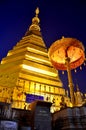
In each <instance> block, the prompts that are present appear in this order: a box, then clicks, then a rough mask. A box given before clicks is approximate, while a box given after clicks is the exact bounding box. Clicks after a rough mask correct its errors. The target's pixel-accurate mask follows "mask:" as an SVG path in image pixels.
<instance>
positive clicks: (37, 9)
mask: <svg viewBox="0 0 86 130" xmlns="http://www.w3.org/2000/svg"><path fill="white" fill-rule="evenodd" d="M35 13H36V17H38V14H39V8H38V7H37V8H36V10H35Z"/></svg>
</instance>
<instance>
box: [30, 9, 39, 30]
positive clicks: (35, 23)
mask: <svg viewBox="0 0 86 130" xmlns="http://www.w3.org/2000/svg"><path fill="white" fill-rule="evenodd" d="M35 13H36V15H35V17H34V18H32V24H31V26H30V27H29V30H30V31H31V30H38V31H40V26H39V22H40V19H39V18H38V14H39V8H38V7H37V8H36V10H35Z"/></svg>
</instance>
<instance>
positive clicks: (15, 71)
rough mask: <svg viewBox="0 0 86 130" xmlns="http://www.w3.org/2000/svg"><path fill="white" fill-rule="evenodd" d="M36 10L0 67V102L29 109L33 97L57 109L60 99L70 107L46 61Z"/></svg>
mask: <svg viewBox="0 0 86 130" xmlns="http://www.w3.org/2000/svg"><path fill="white" fill-rule="evenodd" d="M38 14H39V9H38V8H37V9H36V15H35V17H34V18H32V24H31V25H30V27H29V28H28V30H27V32H26V33H25V36H23V37H22V39H21V40H20V41H19V42H17V44H16V45H15V46H14V47H13V49H12V50H9V51H8V53H7V56H6V57H5V58H3V59H2V61H1V64H0V102H6V103H12V107H13V108H21V109H24V107H25V106H26V108H27V109H28V107H29V104H30V102H29V101H26V98H27V96H28V95H33V96H34V95H36V96H38V97H40V98H41V99H42V100H44V101H47V102H52V104H53V106H54V107H55V109H56V110H59V109H60V102H61V98H62V97H64V99H65V102H66V103H67V105H68V106H69V105H70V99H69V98H68V96H67V94H66V91H65V89H64V88H63V86H62V82H61V80H60V78H59V74H58V71H57V70H55V69H54V68H53V66H52V64H51V62H50V61H49V57H48V50H47V47H46V45H45V43H44V40H43V37H42V34H41V31H40V30H41V29H40V26H39V22H40V19H39V17H38Z"/></svg>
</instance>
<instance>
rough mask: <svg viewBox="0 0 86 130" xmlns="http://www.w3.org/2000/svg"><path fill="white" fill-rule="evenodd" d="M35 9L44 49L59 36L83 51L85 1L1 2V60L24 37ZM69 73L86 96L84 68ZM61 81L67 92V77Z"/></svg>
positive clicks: (85, 16) (85, 34) (85, 39)
mask: <svg viewBox="0 0 86 130" xmlns="http://www.w3.org/2000/svg"><path fill="white" fill-rule="evenodd" d="M36 7H39V9H40V14H39V18H40V26H41V32H42V36H43V39H44V41H45V43H46V46H47V48H49V47H50V45H51V44H52V43H53V42H54V41H56V40H57V39H60V38H61V37H62V36H65V37H74V38H77V39H78V40H80V41H81V42H82V43H83V44H84V46H85V48H86V1H85V0H0V60H1V59H2V58H3V57H5V56H6V54H7V52H8V51H9V50H10V49H12V48H13V46H15V45H16V43H17V42H18V41H19V40H20V39H21V38H22V37H23V36H24V34H25V32H26V30H27V28H28V27H29V25H30V24H31V20H32V18H33V17H34V15H35V9H36ZM72 73H73V82H74V84H76V83H77V84H78V85H79V88H80V90H81V91H82V92H84V93H86V82H85V80H86V66H82V71H81V70H80V69H79V68H77V73H74V72H72ZM60 78H61V79H62V81H63V84H64V87H65V88H67V82H66V80H67V76H66V74H65V75H62V74H60Z"/></svg>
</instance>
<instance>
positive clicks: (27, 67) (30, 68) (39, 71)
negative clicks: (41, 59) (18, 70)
mask: <svg viewBox="0 0 86 130" xmlns="http://www.w3.org/2000/svg"><path fill="white" fill-rule="evenodd" d="M22 68H23V69H26V70H31V71H35V72H37V73H41V74H46V75H49V76H54V77H56V76H57V74H56V73H53V72H50V71H47V70H43V69H39V68H35V67H32V66H29V65H25V64H23V65H22Z"/></svg>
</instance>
